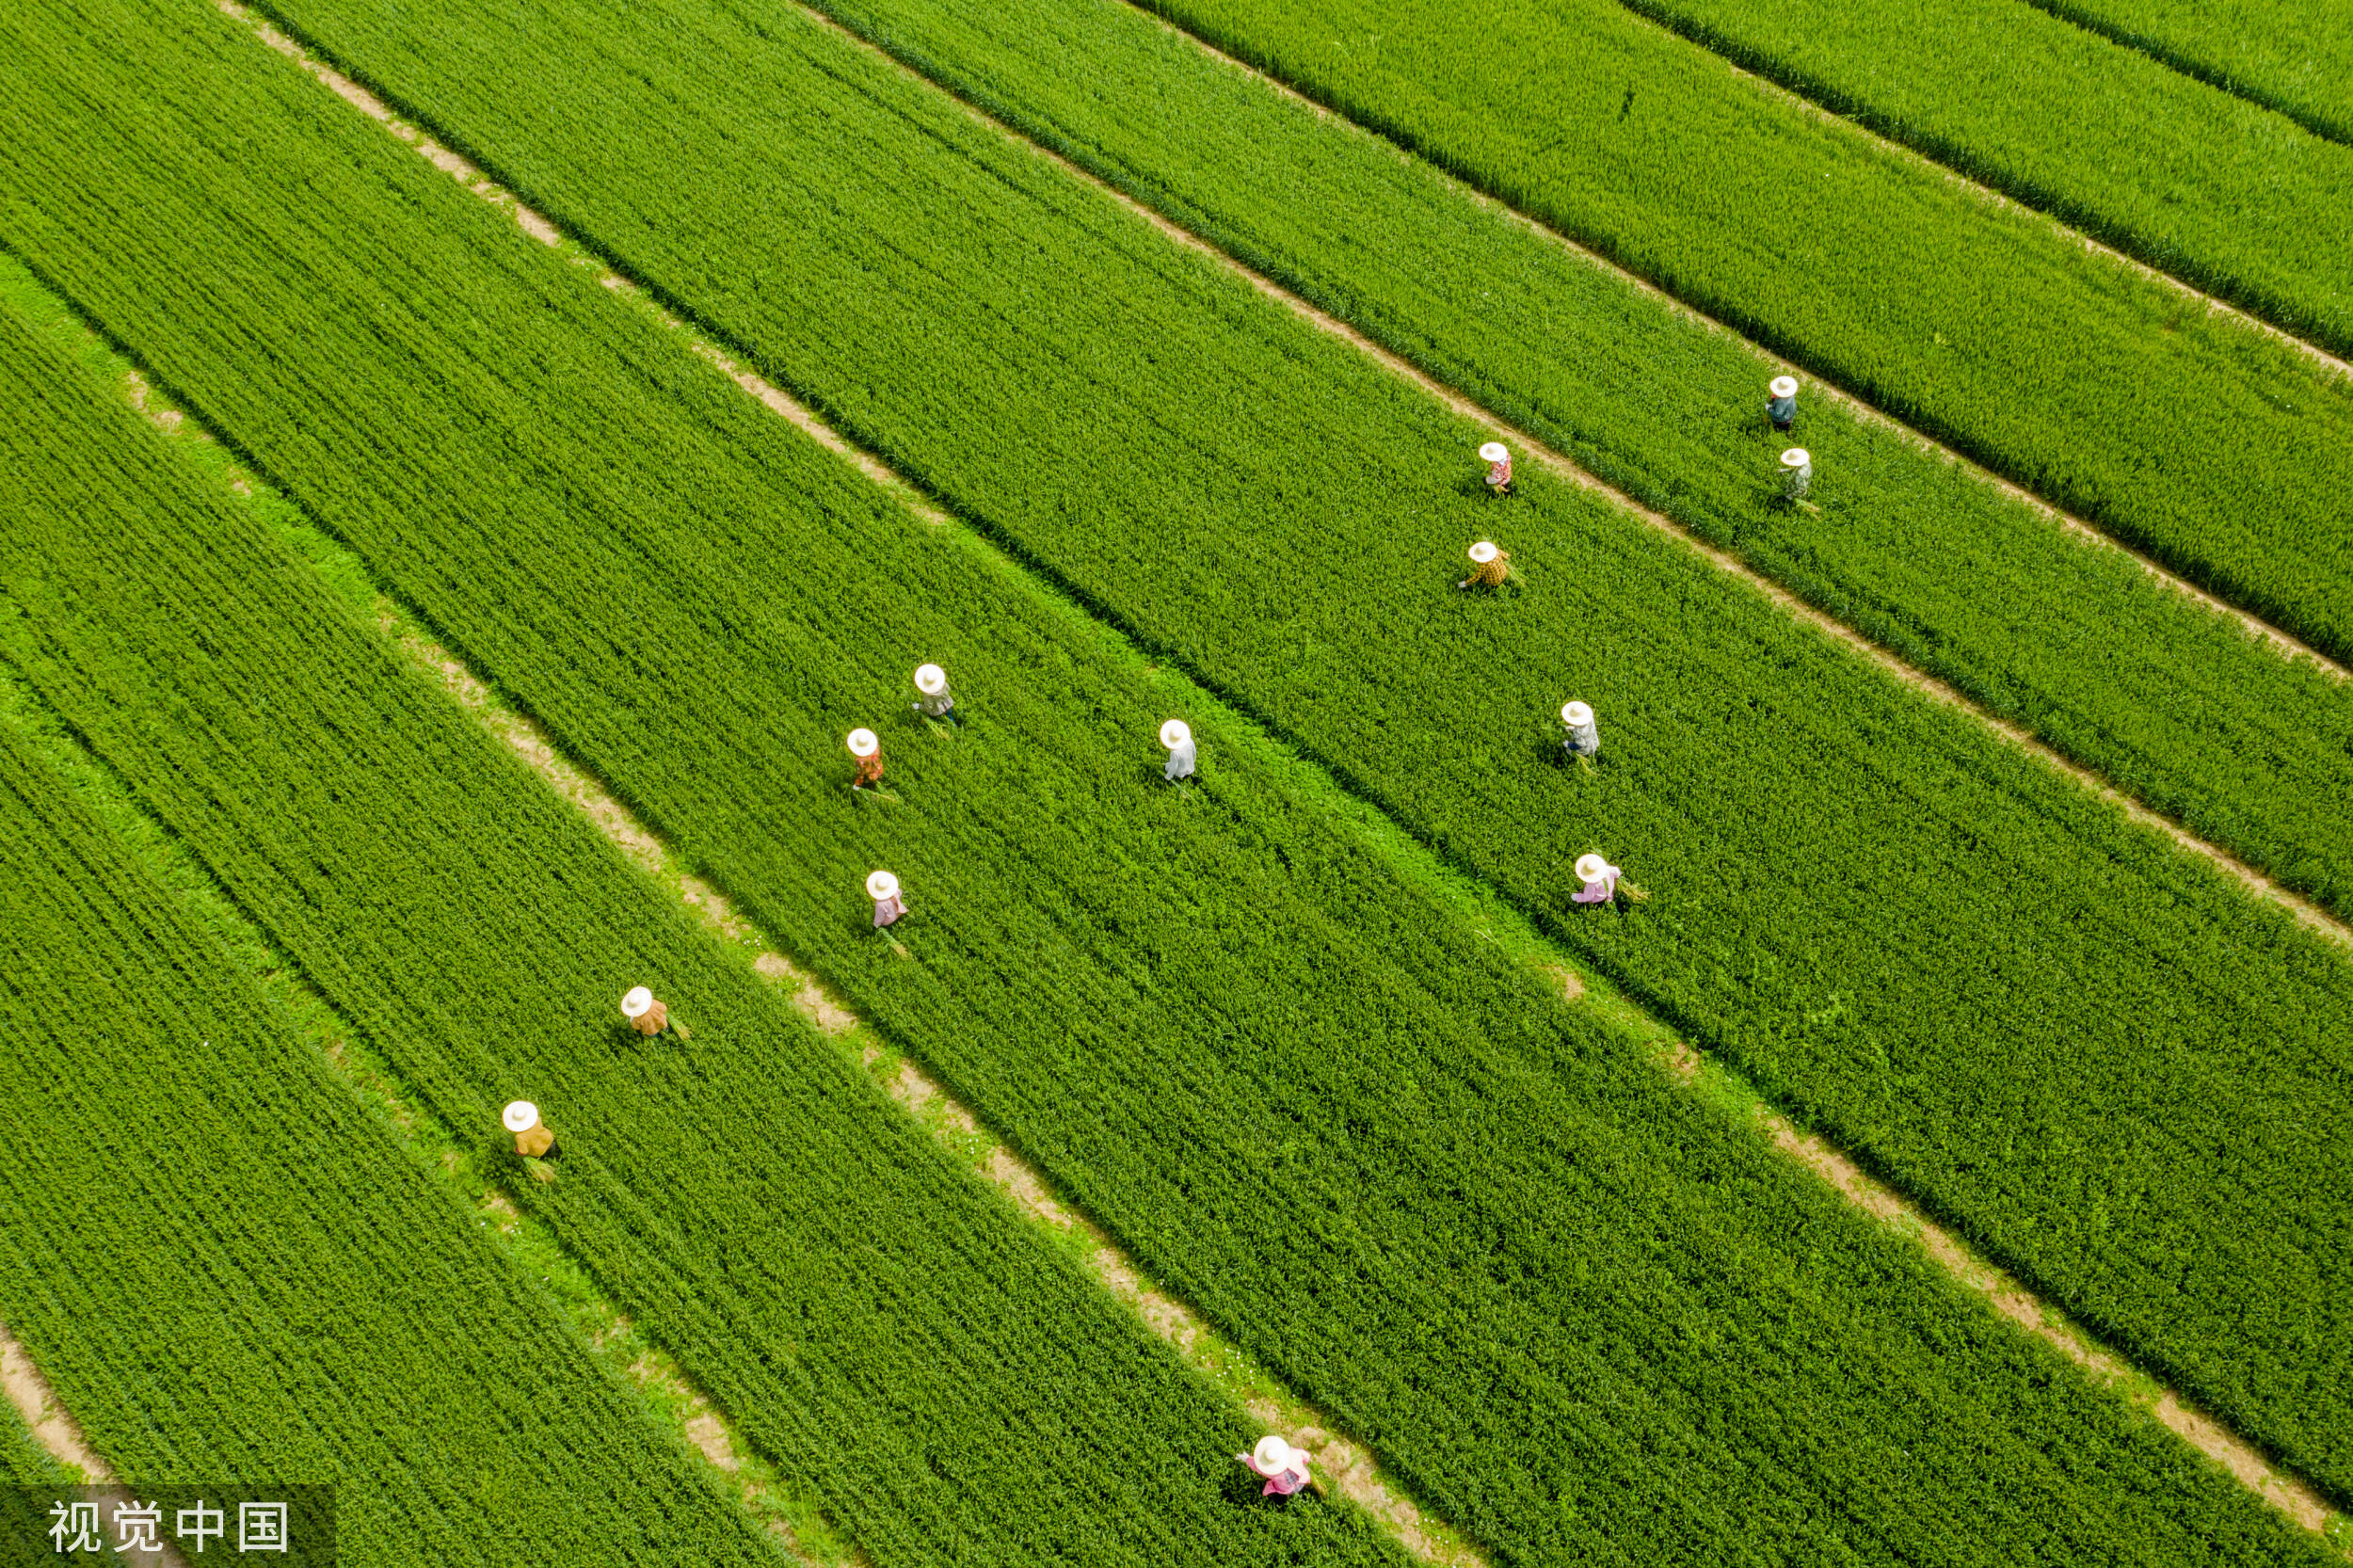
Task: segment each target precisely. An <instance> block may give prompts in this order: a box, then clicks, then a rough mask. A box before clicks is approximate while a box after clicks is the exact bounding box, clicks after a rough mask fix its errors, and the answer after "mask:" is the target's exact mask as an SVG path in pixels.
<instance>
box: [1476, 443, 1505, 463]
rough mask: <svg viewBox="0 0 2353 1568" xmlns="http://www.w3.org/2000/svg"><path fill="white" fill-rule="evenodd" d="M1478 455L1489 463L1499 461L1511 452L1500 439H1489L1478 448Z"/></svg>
mask: <svg viewBox="0 0 2353 1568" xmlns="http://www.w3.org/2000/svg"><path fill="white" fill-rule="evenodd" d="M1479 455H1480V456H1481V457H1484V458H1486V459H1487V461H1489V462H1491V463H1499V462H1501V461H1503V459H1504V458H1506V457H1509V456H1512V453H1511V450H1510V449H1509V448H1508V447H1506V446H1505V445H1504V444H1503V443H1502V442H1501V441H1489V442H1488V443H1487V444H1486V445H1484V446H1482V447H1481V448H1480V449H1479Z"/></svg>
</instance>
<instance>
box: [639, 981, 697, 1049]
mask: <svg viewBox="0 0 2353 1568" xmlns="http://www.w3.org/2000/svg"><path fill="white" fill-rule="evenodd" d="M621 1016H622V1017H624V1018H627V1019H628V1020H629V1027H630V1028H632V1029H633V1030H635V1031H636V1032H638V1033H640V1034H643V1035H644V1036H645V1037H646V1038H647V1039H648V1040H650V1039H652V1038H653V1037H654V1036H655V1035H657V1034H659V1033H661V1032H663V1031H664V1030H665V1029H670V1028H673V1027H675V1028H676V1029H677V1030H678V1037H679V1038H680V1039H681V1040H691V1039H693V1038H694V1036H693V1035H691V1034H689V1033H687V1032H686V1026H685V1025H684V1024H678V1025H675V1026H674V1025H672V1023H671V1022H670V1010H669V1009H668V1008H667V1007H665V1006H664V1005H663V1004H662V1003H661V1001H660V1000H657V999H656V998H655V996H654V994H653V993H652V992H651V991H648V989H646V987H644V986H643V985H638V986H633V987H632V988H631V989H630V990H629V992H628V993H627V994H625V995H624V996H623V997H622V998H621Z"/></svg>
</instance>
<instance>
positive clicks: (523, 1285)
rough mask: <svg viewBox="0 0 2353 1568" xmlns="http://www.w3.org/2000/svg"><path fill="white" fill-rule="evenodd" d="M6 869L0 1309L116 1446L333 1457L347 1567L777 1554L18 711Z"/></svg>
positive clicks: (13, 1469)
mask: <svg viewBox="0 0 2353 1568" xmlns="http://www.w3.org/2000/svg"><path fill="white" fill-rule="evenodd" d="M18 346H19V345H18V344H16V343H14V342H11V343H10V344H9V352H8V355H7V356H6V358H7V359H8V361H9V362H8V365H7V366H6V368H5V369H0V383H5V384H6V385H7V387H8V407H9V408H10V409H11V411H12V414H14V415H24V414H25V413H28V412H29V413H31V414H32V415H33V416H34V418H33V421H32V423H33V424H34V426H35V427H36V428H38V429H39V430H40V432H41V433H42V435H43V436H45V437H49V438H56V439H87V438H88V436H89V435H90V434H92V432H90V431H89V430H88V428H86V427H75V426H72V425H71V424H69V425H67V426H65V427H60V426H59V425H58V424H53V423H51V422H49V421H47V420H44V419H42V418H41V417H40V415H41V414H42V413H43V412H45V410H44V409H42V408H40V406H39V404H38V403H37V402H32V403H28V402H27V401H25V400H26V399H27V397H28V395H29V396H35V397H37V395H38V394H33V393H31V392H30V389H28V388H27V386H26V385H25V384H24V382H23V381H22V380H20V379H18V376H17V373H19V372H21V371H22V370H23V369H24V362H23V360H21V359H20V358H19V357H18V355H17V353H16V352H15V350H16V349H17V347H18ZM10 424H11V425H12V426H13V425H14V424H16V420H15V419H13V418H12V419H11V422H10ZM13 433H14V432H12V434H13ZM107 434H113V433H111V432H109V433H107ZM10 455H11V459H12V460H13V459H14V458H16V457H17V456H21V448H18V447H17V446H15V445H14V443H13V442H12V443H11V454H10ZM16 472H18V473H19V476H20V477H21V478H23V479H24V480H25V481H26V482H27V483H33V484H40V483H45V482H47V481H48V480H50V479H51V478H53V477H54V476H55V475H54V472H53V470H52V467H51V465H48V464H39V465H36V467H35V468H34V469H33V470H31V471H29V472H28V471H26V470H24V469H22V468H19V469H17V471H16ZM110 511H111V509H110V508H106V507H104V506H102V507H100V508H99V509H98V512H97V514H96V515H98V516H106V515H110ZM6 512H7V516H6V519H5V520H6V523H7V526H8V532H9V533H10V535H11V536H17V535H18V530H20V529H21V528H23V527H24V524H25V523H26V521H27V519H26V515H25V512H24V509H23V508H22V506H21V505H18V504H13V502H12V503H11V504H8V506H7V507H6ZM0 874H5V876H6V878H7V882H8V894H9V898H8V920H5V921H0V1028H5V1029H6V1030H7V1032H8V1040H9V1047H8V1052H7V1053H6V1056H5V1058H0V1123H5V1125H7V1126H8V1127H10V1128H16V1129H19V1130H20V1132H21V1133H22V1134H23V1135H22V1136H17V1137H13V1138H11V1140H10V1144H9V1152H8V1159H7V1160H4V1161H0V1311H5V1312H6V1313H7V1315H8V1321H9V1323H10V1325H11V1327H13V1328H14V1329H15V1331H16V1332H17V1333H18V1335H19V1336H20V1337H22V1339H23V1340H24V1343H25V1344H26V1346H27V1348H28V1349H29V1350H30V1351H31V1352H32V1353H33V1355H34V1357H35V1359H36V1360H37V1361H38V1362H39V1363H40V1366H41V1368H43V1370H44V1371H45V1372H46V1373H47V1374H48V1375H49V1377H50V1379H51V1381H52V1382H53V1383H54V1384H55V1385H56V1390H57V1393H58V1395H59V1397H60V1399H62V1400H64V1401H65V1402H66V1403H67V1404H68V1405H69V1407H70V1408H71V1409H72V1413H73V1415H74V1416H75V1417H76V1419H77V1420H78V1421H79V1422H80V1423H81V1425H82V1427H83V1429H84V1431H85V1432H86V1433H87V1434H88V1439H89V1441H90V1443H91V1445H92V1447H93V1448H95V1449H96V1450H97V1451H98V1453H99V1454H100V1455H101V1456H102V1457H104V1459H105V1460H106V1461H107V1463H108V1464H110V1465H112V1466H113V1467H114V1468H115V1469H116V1470H117V1471H118V1472H119V1473H120V1474H122V1475H124V1476H125V1477H127V1478H128V1479H129V1480H132V1481H133V1482H138V1481H146V1480H211V1481H215V1482H226V1481H237V1480H243V1481H247V1482H248V1483H264V1482H286V1481H331V1482H333V1483H334V1484H335V1485H336V1487H337V1490H338V1512H339V1532H340V1538H341V1541H342V1544H343V1545H344V1551H345V1554H346V1556H345V1559H344V1560H346V1561H349V1562H352V1563H354V1564H371V1565H374V1564H412V1563H413V1564H433V1565H436V1568H439V1565H443V1564H450V1565H456V1564H485V1565H488V1564H503V1563H507V1562H511V1561H512V1560H513V1551H512V1545H511V1543H512V1542H514V1541H516V1540H519V1539H520V1540H529V1541H532V1542H535V1543H536V1544H538V1549H540V1550H543V1551H545V1552H547V1553H549V1554H551V1557H552V1560H561V1561H564V1562H579V1563H587V1564H613V1565H619V1564H644V1565H648V1568H650V1565H652V1564H656V1563H672V1562H677V1561H680V1560H682V1559H691V1560H694V1561H696V1562H713V1563H744V1564H748V1563H770V1562H776V1561H777V1560H779V1559H778V1558H777V1556H776V1552H775V1550H774V1548H773V1547H772V1546H771V1545H770V1544H768V1543H767V1542H765V1541H764V1540H762V1539H761V1538H760V1535H759V1533H758V1531H757V1529H756V1528H755V1527H754V1526H753V1525H752V1524H751V1522H750V1521H749V1520H748V1519H746V1518H745V1517H744V1515H743V1514H742V1513H741V1512H738V1511H737V1510H736V1509H735V1508H734V1507H733V1506H732V1505H731V1504H730V1503H728V1501H727V1500H726V1499H725V1498H724V1497H722V1496H719V1495H718V1493H717V1492H716V1490H715V1489H714V1488H713V1487H712V1484H711V1482H710V1481H709V1480H706V1479H705V1478H704V1477H703V1476H702V1475H701V1474H699V1473H697V1462H696V1461H695V1460H693V1459H692V1458H691V1457H690V1456H689V1455H688V1454H687V1452H686V1450H685V1449H684V1448H683V1447H682V1446H681V1445H680V1444H679V1443H678V1441H677V1440H676V1439H675V1438H666V1439H665V1438H664V1437H662V1436H660V1435H658V1434H657V1433H656V1432H655V1431H654V1429H653V1428H652V1426H651V1425H650V1423H649V1422H648V1418H647V1413H646V1411H645V1410H644V1409H643V1407H642V1406H641V1405H640V1404H639V1403H638V1401H637V1399H636V1397H635V1396H634V1395H632V1393H631V1392H629V1391H628V1390H626V1389H624V1388H622V1387H621V1386H619V1385H618V1384H616V1382H615V1381H614V1379H613V1378H612V1375H611V1374H610V1373H608V1372H606V1371H605V1370H604V1369H603V1368H600V1367H599V1366H598V1365H597V1364H596V1363H595V1362H594V1361H593V1360H592V1359H591V1358H590V1356H589V1354H588V1352H587V1349H586V1347H585V1346H584V1345H583V1344H582V1343H581V1342H580V1340H579V1339H578V1337H577V1336H576V1335H574V1334H573V1333H572V1332H571V1331H570V1330H568V1329H567V1328H565V1327H564V1326H563V1325H562V1324H561V1323H560V1322H559V1321H558V1320H557V1318H556V1316H555V1314H554V1312H553V1310H552V1306H551V1304H549V1302H548V1301H547V1300H546V1299H545V1297H544V1296H543V1295H542V1294H541V1293H540V1292H539V1291H538V1290H537V1289H536V1287H534V1286H532V1285H531V1284H529V1283H528V1282H526V1281H525V1280H523V1279H522V1278H520V1276H518V1275H517V1274H516V1273H515V1272H513V1271H511V1270H510V1269H509V1268H507V1267H506V1266H505V1265H504V1264H503V1263H502V1262H501V1261H500V1259H499V1258H498V1257H497V1256H496V1255H495V1254H494V1253H493V1252H492V1251H491V1249H490V1247H489V1244H488V1241H487V1240H485V1239H484V1238H483V1237H482V1236H480V1235H479V1234H478V1232H477V1230H476V1226H477V1224H478V1223H479V1222H477V1221H476V1220H475V1219H474V1218H473V1217H472V1215H470V1214H468V1213H466V1212H465V1211H464V1210H463V1209H462V1208H459V1206H458V1205H456V1203H455V1202H453V1201H452V1200H451V1199H450V1198H449V1196H448V1195H447V1193H446V1192H444V1191H442V1190H441V1189H440V1187H439V1185H438V1184H437V1183H436V1182H435V1181H434V1180H433V1179H432V1177H431V1176H428V1175H427V1174H426V1173H425V1172H424V1171H423V1170H421V1169H419V1168H418V1167H417V1166H416V1165H415V1164H414V1163H413V1162H412V1161H410V1160H409V1159H408V1157H407V1156H406V1155H405V1154H404V1153H402V1151H401V1150H400V1149H399V1148H398V1147H397V1146H396V1145H395V1144H394V1142H393V1138H392V1134H391V1132H390V1130H389V1129H388V1128H385V1127H384V1126H383V1124H382V1123H381V1122H380V1121H379V1120H378V1119H377V1117H376V1113H374V1112H370V1111H368V1110H366V1109H365V1108H363V1107H362V1106H360V1104H359V1103H357V1102H356V1101H355V1100H354V1098H353V1096H352V1095H351V1093H350V1091H349V1090H348V1089H346V1088H344V1086H343V1085H342V1084H340V1083H338V1082H336V1081H335V1080H333V1079H332V1078H331V1077H330V1076H329V1075H328V1068H327V1064H326V1063H325V1062H324V1061H323V1060H321V1059H320V1058H319V1057H318V1056H317V1055H316V1053H315V1052H314V1051H313V1050H312V1049H311V1048H309V1047H308V1045H307V1043H305V1042H301V1041H299V1040H297V1039H295V1038H294V1037H293V1036H292V1035H291V1033H290V1032H288V1031H287V1030H286V1028H285V1027H284V1024H283V1021H282V1020H281V1019H280V1018H278V1017H276V1016H274V1015H273V1014H272V1013H271V1012H270V1011H269V1010H268V1009H267V1007H266V1005H265V1004H264V1001H263V1000H262V999H261V998H260V997H259V996H258V995H257V994H255V992H254V990H253V988H252V985H251V984H250V982H249V981H248V980H247V979H246V978H245V977H243V976H242V975H240V974H238V973H237V972H236V971H235V970H234V969H233V968H232V967H231V966H230V965H229V963H228V962H227V961H226V959H225V957H224V955H223V953H222V952H221V951H220V949H219V947H218V946H217V944H216V942H215V941H214V940H213V939H212V938H211V936H209V934H207V933H205V932H204V931H202V930H200V928H199V927H197V926H196V925H195V924H194V923H193V922H192V921H191V920H190V919H189V918H188V916H187V915H186V914H185V913H184V911H182V910H181V909H179V908H178V907H176V902H175V895H173V894H171V893H169V892H168V891H167V890H166V889H165V888H163V887H162V886H161V885H160V884H158V883H156V882H155V881H153V880H152V878H151V877H150V876H149V875H148V874H147V873H146V872H143V871H142V870H140V869H139V868H138V867H137V866H136V863H135V862H134V861H133V860H132V859H131V857H130V856H128V855H127V854H126V852H125V851H124V850H123V848H122V847H121V846H120V843H119V842H117V841H116V840H113V839H112V837H111V836H110V835H109V834H108V833H107V832H106V830H105V829H104V827H102V826H101V825H99V824H98V823H97V822H96V821H95V820H94V819H93V818H91V817H90V816H89V814H88V812H87V811H86V810H84V809H83V808H81V807H80V806H79V805H77V804H76V803H74V802H73V801H72V799H71V798H69V796H68V795H67V793H66V792H65V789H64V787H63V785H62V783H61V782H60V780H59V779H58V778H57V777H56V776H55V775H54V774H48V773H46V772H45V771H44V768H43V764H42V763H41V762H40V761H39V760H36V758H35V757H34V756H33V754H32V753H31V752H29V751H28V750H27V749H26V748H25V747H24V743H23V741H22V740H21V738H20V737H19V736H18V735H16V734H15V733H14V732H13V731H7V730H0ZM8 1420H9V1421H10V1422H11V1423H13V1421H14V1417H13V1415H12V1413H11V1414H8ZM11 1436H12V1438H13V1439H14V1441H12V1442H11V1443H10V1444H9V1445H8V1447H7V1448H6V1449H5V1451H4V1454H0V1465H5V1468H0V1476H5V1477H6V1478H7V1479H9V1480H17V1479H22V1480H25V1481H27V1482H34V1483H38V1482H44V1481H54V1480H57V1479H59V1475H60V1467H59V1466H57V1465H56V1463H55V1462H54V1461H50V1460H48V1459H47V1456H46V1455H45V1454H41V1453H40V1451H39V1450H37V1449H34V1448H32V1445H31V1443H30V1440H29V1438H28V1437H26V1436H25V1435H24V1430H23V1428H22V1427H21V1426H16V1427H15V1429H14V1432H13V1433H12V1434H11ZM20 1448H21V1449H22V1450H23V1451H24V1454H27V1455H30V1456H31V1458H30V1460H29V1462H28V1461H27V1460H25V1459H23V1458H20V1457H19V1452H18V1450H19V1449H20ZM0 1556H8V1553H6V1552H0ZM8 1560H11V1561H13V1560H15V1559H14V1558H13V1557H12V1556H10V1557H9V1559H8Z"/></svg>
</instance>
